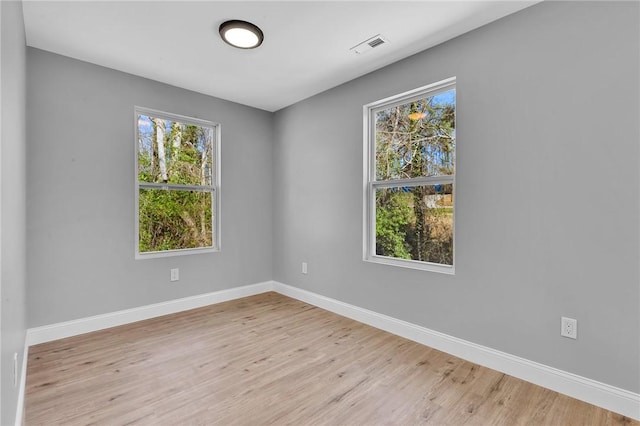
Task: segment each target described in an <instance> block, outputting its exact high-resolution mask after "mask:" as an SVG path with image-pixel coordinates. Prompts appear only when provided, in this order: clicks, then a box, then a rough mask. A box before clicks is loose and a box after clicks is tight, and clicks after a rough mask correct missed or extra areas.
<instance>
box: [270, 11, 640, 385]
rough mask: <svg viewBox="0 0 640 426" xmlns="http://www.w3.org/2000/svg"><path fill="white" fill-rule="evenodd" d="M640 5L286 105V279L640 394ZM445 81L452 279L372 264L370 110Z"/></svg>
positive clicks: (433, 57)
mask: <svg viewBox="0 0 640 426" xmlns="http://www.w3.org/2000/svg"><path fill="white" fill-rule="evenodd" d="M638 13H639V5H638V3H635V2H634V3H606V4H605V3H592V2H552V3H548V2H545V3H542V4H539V5H536V6H533V7H531V8H528V9H525V10H524V11H522V12H520V13H517V14H515V15H511V16H509V17H507V18H505V19H502V20H500V21H497V22H495V23H492V24H490V25H488V26H485V27H483V28H480V29H478V30H476V31H473V32H471V33H468V34H466V35H464V36H461V37H459V38H457V39H454V40H452V41H450V42H447V43H445V44H442V45H440V46H437V47H435V48H433V49H430V50H427V51H425V52H422V53H420V54H418V55H415V56H413V57H411V58H408V59H406V60H404V61H401V62H398V63H395V64H393V65H391V66H388V67H386V68H384V69H381V70H379V71H377V72H374V73H371V74H369V75H366V76H364V77H362V78H359V79H357V80H354V81H351V82H349V83H347V84H344V85H342V86H340V87H338V88H335V89H333V90H330V91H327V92H325V93H322V94H319V95H317V96H315V97H313V98H310V99H308V100H305V101H302V102H300V103H298V104H296V105H294V106H291V107H289V108H286V109H283V110H281V111H279V112H277V113H276V119H275V138H274V141H275V144H276V147H275V155H274V191H275V192H274V197H275V203H274V250H275V252H276V253H275V263H274V279H275V280H277V281H280V282H283V283H286V284H289V285H293V286H296V287H299V288H302V289H306V290H310V291H313V292H316V293H319V294H322V295H325V296H328V297H332V298H335V299H338V300H341V301H344V302H347V303H351V304H354V305H357V306H360V307H363V308H367V309H371V310H373V311H376V312H380V313H383V314H387V315H390V316H393V317H396V318H400V319H402V320H406V321H409V322H412V323H415V324H419V325H422V326H425V327H428V328H430V329H433V330H437V331H440V332H443V333H446V334H449V335H452V336H456V337H459V338H462V339H466V340H469V341H472V342H475V343H478V344H481V345H486V346H489V347H491V348H495V349H498V350H501V351H505V352H508V353H511V354H514V355H518V356H521V357H524V358H527V359H530V360H533V361H537V362H540V363H543V364H546V365H550V366H553V367H556V368H559V369H561V370H565V371H569V372H573V373H576V374H579V375H582V376H585V377H589V378H591V379H594V380H598V381H601V382H604V383H608V384H611V385H614V386H618V387H621V388H624V389H628V390H630V391H633V392H638V391H640V384H639V378H640V371H639V363H638V359H640V350H639V336H640V328H639V325H640V313H639V309H640V308H639V306H640V303H639V302H640V294H639V271H638V258H639V255H640V253H639V248H638V245H639V244H638V243H639V241H638V235H639V226H638V217H639V213H640V212H639V175H638V159H639V157H638V154H639V152H638V151H639V150H638V141H639V140H640V135H639V129H638V117H639V115H640V110H639V106H638V94H639V83H638V75H639V73H640V69H639V53H638V52H639V48H640V46H639V38H640V37H639V36H640V33H639V29H638ZM371 54H375V53H371ZM451 76H457V102H458V103H457V119H458V121H457V136H458V151H457V158H458V164H457V166H458V167H457V180H456V182H457V187H456V190H457V195H456V197H457V204H456V274H455V276H449V275H443V274H437V273H430V272H422V271H416V270H409V269H403V268H398V267H391V266H384V265H378V264H372V263H366V262H363V261H362V163H363V161H362V155H363V149H362V145H363V143H362V105H363V104H366V103H369V102H372V101H375V100H378V99H382V98H385V97H387V96H390V95H394V94H396V93H400V92H404V91H406V90H409V89H413V88H415V87H419V86H422V85H425V84H429V83H432V82H436V81H439V80H442V79H444V78H447V77H451ZM302 261H307V262H308V264H309V273H308V275H302V274H301V273H300V265H301V262H302ZM560 316H569V317H572V318H576V319H577V320H578V325H579V327H578V340H570V339H567V338H563V337H561V336H560V333H559V331H560V330H559V329H560Z"/></svg>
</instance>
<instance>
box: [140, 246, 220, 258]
mask: <svg viewBox="0 0 640 426" xmlns="http://www.w3.org/2000/svg"><path fill="white" fill-rule="evenodd" d="M219 251H220V249H218V248H215V247H204V248H191V249H182V250H165V251H152V252H148V253H136V260H140V259H157V258H159V257H175V256H186V255H191V254H202V253H215V252H219Z"/></svg>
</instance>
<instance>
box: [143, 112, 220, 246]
mask: <svg viewBox="0 0 640 426" xmlns="http://www.w3.org/2000/svg"><path fill="white" fill-rule="evenodd" d="M135 122H136V127H135V134H136V141H135V145H136V156H135V158H136V161H135V163H136V248H135V250H136V252H135V253H136V258H146V257H158V256H168V255H177V254H189V253H194V252H203V251H216V250H219V248H220V166H219V164H220V161H219V155H220V126H219V125H217V124H214V123H211V122H209V121H204V120H200V119H196V118H189V117H183V116H179V115H175V114H169V113H164V112H160V111H153V110H149V109H146V108H139V107H138V108H136V109H135Z"/></svg>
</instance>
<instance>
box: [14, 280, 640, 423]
mask: <svg viewBox="0 0 640 426" xmlns="http://www.w3.org/2000/svg"><path fill="white" fill-rule="evenodd" d="M268 291H276V292H278V293H280V294H283V295H285V296H288V297H291V298H294V299H298V300H300V301H303V302H305V303H309V304H311V305H314V306H318V307H320V308H323V309H326V310H327V311H330V312H334V313H336V314H338V315H342V316H345V317H347V318H351V319H353V320H356V321H359V322H362V323H364V324H368V325H370V326H373V327H376V328H379V329H381V330H384V331H388V332H389V333H392V334H395V335H398V336H402V337H404V338H407V339H409V340H413V341H414V342H417V343H420V344H423V345H426V346H429V347H432V348H434V349H438V350H440V351H443V352H446V353H448V354H451V355H454V356H457V357H459V358H462V359H465V360H467V361H470V362H473V363H476V364H479V365H482V366H485V367H488V368H491V369H494V370H497V371H500V372H502V373H505V374H509V375H511V376H514V377H517V378H519V379H522V380H526V381H528V382H531V383H534V384H537V385H539V386H542V387H545V388H548V389H551V390H554V391H556V392H559V393H562V394H565V395H568V396H571V397H573V398H576V399H580V400H582V401H585V402H588V403H590V404H594V405H597V406H599V407H602V408H605V409H607V410H611V411H613V412H616V413H619V414H622V415H624V416H627V417H630V418H633V419H636V420H640V394H637V393H633V392H629V391H627V390H624V389H620V388H617V387H614V386H610V385H607V384H605V383H601V382H597V381H595V380H591V379H588V378H586V377H582V376H578V375H576V374H572V373H568V372H566V371H562V370H558V369H556V368H553V367H549V366H546V365H543V364H539V363H537V362H534V361H530V360H527V359H525V358H521V357H517V356H514V355H510V354H508V353H505V352H501V351H498V350H495V349H491V348H489V347H486V346H482V345H478V344H475V343H472V342H468V341H466V340H462V339H458V338H456V337H452V336H449V335H446V334H444V333H440V332H437V331H434V330H430V329H428V328H425V327H421V326H418V325H415V324H411V323H409V322H406V321H402V320H399V319H397V318H393V317H389V316H387V315H383V314H379V313H377V312H373V311H370V310H367V309H363V308H360V307H357V306H354V305H350V304H348V303H345V302H341V301H339V300H336V299H331V298H329V297H325V296H322V295H319V294H316V293H312V292H309V291H306V290H302V289H299V288H296V287H292V286H288V285H286V284H282V283H279V282H275V281H266V282H262V283H258V284H253V285H247V286H243V287H236V288H231V289H227V290H221V291H217V292H213V293H207V294H202V295H198V296H191V297H185V298H182V299H176V300H171V301H168V302H163V303H157V304H153V305H147V306H142V307H139V308H133V309H127V310H123V311H117V312H113V313H108V314H103V315H96V316H92V317H88V318H82V319H78V320H73V321H66V322H62V323H57V324H52V325H48V326H43V327H35V328H30V329H29V330H27V337H26V343H25V346H26V347H25V355H24V361H23V371H22V376H21V385H20V386H21V388H20V393H21V394H20V396H19V405H18V411H19V414H20V421H21V420H22V408H21V407H22V406H23V401H24V382H25V378H26V369H27V362H26V361H27V349H28V346H31V345H35V344H38V343H44V342H48V341H51V340H57V339H62V338H65V337H70V336H75V335H78V334H83V333H89V332H92V331H98V330H103V329H105V328H109V327H115V326H118V325H123V324H128V323H132V322H135V321H141V320H145V319H149V318H155V317H158V316H161V315H168V314H172V313H176V312H181V311H185V310H189V309H194V308H199V307H203V306H207V305H212V304H216V303H221V302H226V301H229V300H234V299H239V298H242V297H247V296H253V295H255V294H260V293H265V292H268ZM20 424H21V422H19V421H18V416H16V425H20Z"/></svg>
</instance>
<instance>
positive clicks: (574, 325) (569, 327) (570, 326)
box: [560, 317, 578, 339]
mask: <svg viewBox="0 0 640 426" xmlns="http://www.w3.org/2000/svg"><path fill="white" fill-rule="evenodd" d="M560 335H561V336H564V337H569V338H570V339H577V338H578V321H577V320H575V319H573V318H567V317H562V318H561V320H560Z"/></svg>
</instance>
